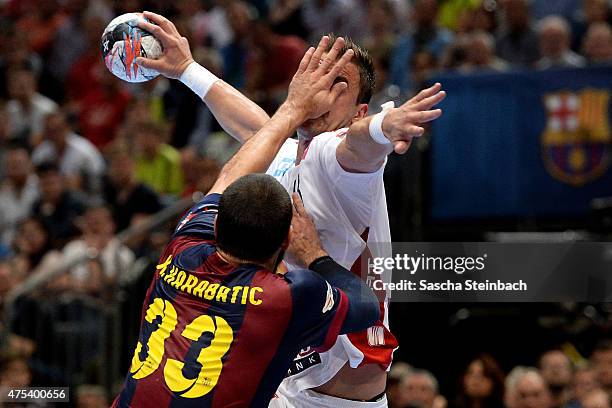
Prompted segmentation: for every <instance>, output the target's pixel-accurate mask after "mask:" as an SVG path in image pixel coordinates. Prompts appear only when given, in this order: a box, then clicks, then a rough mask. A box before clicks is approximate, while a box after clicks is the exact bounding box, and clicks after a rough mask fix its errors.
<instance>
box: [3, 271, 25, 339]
mask: <svg viewBox="0 0 612 408" xmlns="http://www.w3.org/2000/svg"><path fill="white" fill-rule="evenodd" d="M15 272H16V271H15V270H14V268H12V267H11V264H10V262H8V261H6V260H0V298H4V297H5V296H6V294H7V293H8V292H9V291H10V290H11V289H13V287H14V286H15V285H16V284H17V283H19V281H20V280H21V277H20V276H17V274H16V273H15ZM0 311H2V309H1V308H0ZM1 329H2V327H1V326H0V330H1Z"/></svg>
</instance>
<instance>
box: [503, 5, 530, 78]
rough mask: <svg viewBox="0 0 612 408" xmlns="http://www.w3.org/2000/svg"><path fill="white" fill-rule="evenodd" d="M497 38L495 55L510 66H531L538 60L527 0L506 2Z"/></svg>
mask: <svg viewBox="0 0 612 408" xmlns="http://www.w3.org/2000/svg"><path fill="white" fill-rule="evenodd" d="M503 12H504V13H503V16H504V18H503V19H502V22H501V25H500V32H499V35H498V37H497V55H498V56H499V57H500V58H502V59H503V60H505V61H508V62H509V63H510V64H512V65H517V66H519V67H520V66H527V67H529V66H532V65H533V64H534V63H535V62H536V61H537V60H538V58H539V52H538V45H537V44H538V43H537V41H538V37H537V35H536V32H535V30H534V29H533V28H532V26H531V24H530V16H529V4H528V0H506V1H505V2H504V3H503Z"/></svg>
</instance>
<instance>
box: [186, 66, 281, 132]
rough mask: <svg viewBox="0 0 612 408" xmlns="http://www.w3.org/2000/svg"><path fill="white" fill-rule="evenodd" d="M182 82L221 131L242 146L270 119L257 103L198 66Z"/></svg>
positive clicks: (191, 69) (191, 68)
mask: <svg viewBox="0 0 612 408" xmlns="http://www.w3.org/2000/svg"><path fill="white" fill-rule="evenodd" d="M193 64H196V65H193ZM179 79H180V80H181V82H183V83H185V85H187V86H188V87H189V88H190V89H191V90H192V91H193V92H194V93H195V94H196V95H198V96H199V97H200V98H201V99H202V100H203V101H204V103H205V104H206V106H208V108H209V109H210V111H211V113H212V114H213V115H214V117H215V119H216V120H217V122H219V124H220V125H221V127H222V128H223V129H224V130H225V131H226V132H227V133H228V134H229V135H230V136H232V137H233V138H234V139H236V140H238V141H239V142H241V143H244V142H246V141H247V140H249V139H250V138H251V137H252V136H253V135H254V134H255V133H257V131H258V130H259V129H261V128H262V127H263V125H264V124H265V123H266V122H267V121H268V120H269V119H270V117H269V116H268V114H267V113H266V112H265V111H264V110H263V109H261V108H260V107H259V106H258V105H257V104H256V103H255V102H253V101H251V100H250V99H249V98H247V97H246V96H244V95H243V94H242V93H241V92H240V91H238V90H237V89H236V88H234V87H233V86H231V85H230V84H228V83H227V82H225V81H223V80H222V79H219V78H217V77H215V76H214V75H212V74H211V73H210V72H208V71H207V70H206V69H205V68H203V67H202V66H199V65H197V63H195V62H194V63H192V65H190V66H189V67H188V68H187V70H186V71H185V73H184V74H183V75H181V78H179Z"/></svg>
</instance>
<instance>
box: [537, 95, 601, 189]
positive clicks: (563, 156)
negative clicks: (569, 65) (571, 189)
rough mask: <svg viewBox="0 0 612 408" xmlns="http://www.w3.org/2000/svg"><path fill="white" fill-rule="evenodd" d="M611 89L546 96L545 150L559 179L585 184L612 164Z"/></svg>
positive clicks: (549, 165)
mask: <svg viewBox="0 0 612 408" xmlns="http://www.w3.org/2000/svg"><path fill="white" fill-rule="evenodd" d="M609 102H610V93H609V92H608V91H607V90H601V89H584V90H582V91H580V92H556V93H550V94H547V95H545V96H544V106H545V107H546V116H547V121H546V129H545V130H544V133H543V134H542V154H543V157H544V163H545V165H546V168H547V170H548V172H549V173H550V174H551V175H552V176H553V177H555V178H556V179H557V180H559V181H561V182H563V183H567V184H571V185H573V186H581V185H583V184H585V183H588V182H590V181H593V180H596V179H597V178H599V177H600V176H602V175H603V174H604V173H605V172H606V170H608V167H609V165H610V160H611V157H610V156H611V152H610V148H611V135H610V123H609V122H610V121H609V112H608V106H609Z"/></svg>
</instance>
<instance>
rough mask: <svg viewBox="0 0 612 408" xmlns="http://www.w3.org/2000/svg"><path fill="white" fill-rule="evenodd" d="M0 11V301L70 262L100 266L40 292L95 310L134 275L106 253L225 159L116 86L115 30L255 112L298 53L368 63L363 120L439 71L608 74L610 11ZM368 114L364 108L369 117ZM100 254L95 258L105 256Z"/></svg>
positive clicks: (276, 4) (195, 127) (184, 94)
mask: <svg viewBox="0 0 612 408" xmlns="http://www.w3.org/2000/svg"><path fill="white" fill-rule="evenodd" d="M0 4H2V8H1V9H0V19H1V22H2V24H1V25H0V27H1V29H0V78H2V80H1V81H0V180H1V181H2V187H1V190H0V208H2V211H1V212H0V276H1V277H3V279H0V294H2V293H4V292H6V291H7V290H8V289H10V288H11V287H12V286H14V285H15V284H17V283H18V282H20V281H22V280H23V279H25V278H26V277H27V276H29V275H31V274H33V273H36V271H37V269H39V268H40V267H41V266H43V265H46V264H49V263H52V262H56V261H57V258H58V257H69V256H71V255H72V254H76V253H80V252H82V251H83V250H84V249H85V248H96V249H98V250H104V251H105V255H104V256H103V257H101V258H100V259H101V262H98V263H97V264H95V263H92V264H90V265H87V266H83V267H79V268H76V269H74V270H72V271H70V273H68V274H66V275H65V276H64V277H63V279H60V280H57V281H56V282H55V283H54V285H55V287H54V288H53V289H54V290H58V291H62V290H76V291H85V292H87V293H89V294H94V295H96V294H99V293H100V292H101V288H102V287H104V285H106V284H108V283H109V282H112V281H113V280H114V279H115V278H116V276H115V271H116V270H117V268H116V266H117V265H120V266H122V268H120V269H126V268H128V267H129V264H130V263H132V262H133V260H134V259H135V253H134V248H130V247H128V246H125V245H124V244H123V243H118V242H113V237H114V236H115V233H116V232H117V231H120V230H123V229H125V228H127V227H128V226H130V225H131V224H132V223H134V222H142V220H143V218H146V216H150V215H151V214H154V213H155V212H157V211H159V210H160V209H161V208H163V206H164V205H167V204H168V203H170V202H172V201H173V200H175V199H177V198H179V197H187V196H190V195H191V194H193V193H194V192H196V191H204V190H206V184H207V183H209V182H210V181H211V180H212V179H214V175H215V174H216V171H218V168H219V166H220V165H221V164H222V163H223V162H224V161H225V160H226V159H227V158H228V157H229V156H230V155H231V154H232V152H233V151H234V150H235V149H236V144H235V143H234V142H233V141H232V140H231V139H230V138H229V137H228V136H227V135H226V134H224V133H223V132H222V130H221V129H220V127H219V125H218V124H217V123H216V121H215V120H214V118H213V117H212V115H211V113H210V111H208V110H207V109H206V107H205V105H204V104H203V103H201V102H200V101H199V100H198V99H197V97H195V96H194V95H193V94H191V93H190V92H189V91H188V90H187V89H186V88H185V87H184V86H183V85H182V84H180V83H178V82H177V81H169V80H167V79H165V78H161V77H159V78H157V79H155V80H152V81H149V82H146V83H143V84H139V85H131V84H127V83H124V82H122V81H120V80H118V79H116V78H114V77H113V76H112V75H111V74H110V73H109V72H108V71H107V70H106V68H105V66H104V64H103V63H102V58H101V56H100V44H99V42H100V36H101V33H102V31H103V29H104V27H105V25H106V24H107V23H108V22H109V21H110V20H111V19H112V18H113V17H114V16H116V15H119V14H122V13H125V12H130V11H137V10H143V9H148V10H154V11H158V12H160V13H162V14H164V15H166V16H168V17H169V18H171V19H172V20H173V21H174V22H175V24H176V25H177V27H178V29H179V31H180V32H181V33H182V34H184V35H185V36H186V37H187V38H188V39H189V42H190V45H191V48H192V50H193V55H194V57H195V58H196V59H197V60H198V61H199V62H200V63H202V64H203V65H204V66H206V67H207V68H208V69H209V70H211V71H212V72H214V73H215V74H217V75H218V76H220V77H222V78H223V79H225V80H226V81H227V82H229V83H230V84H232V85H234V86H235V87H237V88H238V89H240V90H242V91H243V92H244V93H246V94H247V95H248V96H249V97H250V98H252V99H253V100H255V101H257V102H258V103H259V104H260V105H261V106H263V107H264V108H265V109H267V110H268V111H269V112H273V111H274V110H275V108H276V107H277V106H278V104H279V102H281V101H282V100H283V98H284V95H285V92H286V89H287V85H288V83H289V81H290V80H291V77H292V75H293V73H294V71H295V69H296V67H297V65H298V63H299V60H300V58H301V56H302V54H303V52H304V51H305V49H306V48H307V46H308V44H309V43H313V42H315V41H317V39H318V38H319V37H320V36H321V35H322V34H324V33H327V32H336V33H339V34H343V35H350V36H351V37H353V38H354V39H355V40H356V41H357V42H359V43H360V44H363V45H364V46H365V47H366V48H367V49H368V50H369V51H370V53H371V54H372V56H373V59H374V61H375V66H376V70H377V76H378V79H377V87H376V94H375V95H374V98H373V101H372V104H373V105H376V104H378V103H379V102H381V101H384V100H389V99H402V98H405V97H406V96H407V95H410V94H411V93H412V92H414V90H415V89H417V88H419V87H421V86H423V84H424V82H425V81H427V79H428V78H430V77H431V76H432V75H434V74H435V73H437V72H440V71H443V70H455V71H457V72H461V73H471V72H475V71H478V72H491V71H504V70H509V69H526V68H533V69H549V68H553V67H582V66H586V65H588V64H599V63H606V62H610V61H612V31H611V28H610V19H611V16H612V13H611V5H610V2H609V0H563V1H560V0H559V1H544V0H500V1H495V0H482V1H481V0H442V1H435V0H250V1H248V2H247V1H244V0H180V1H177V2H173V3H172V4H169V3H168V2H165V1H155V0H151V1H145V0H130V1H118V0H115V1H112V0H36V1H34V0H4V1H1V2H0ZM374 109H377V108H374ZM109 244H110V245H109Z"/></svg>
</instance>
